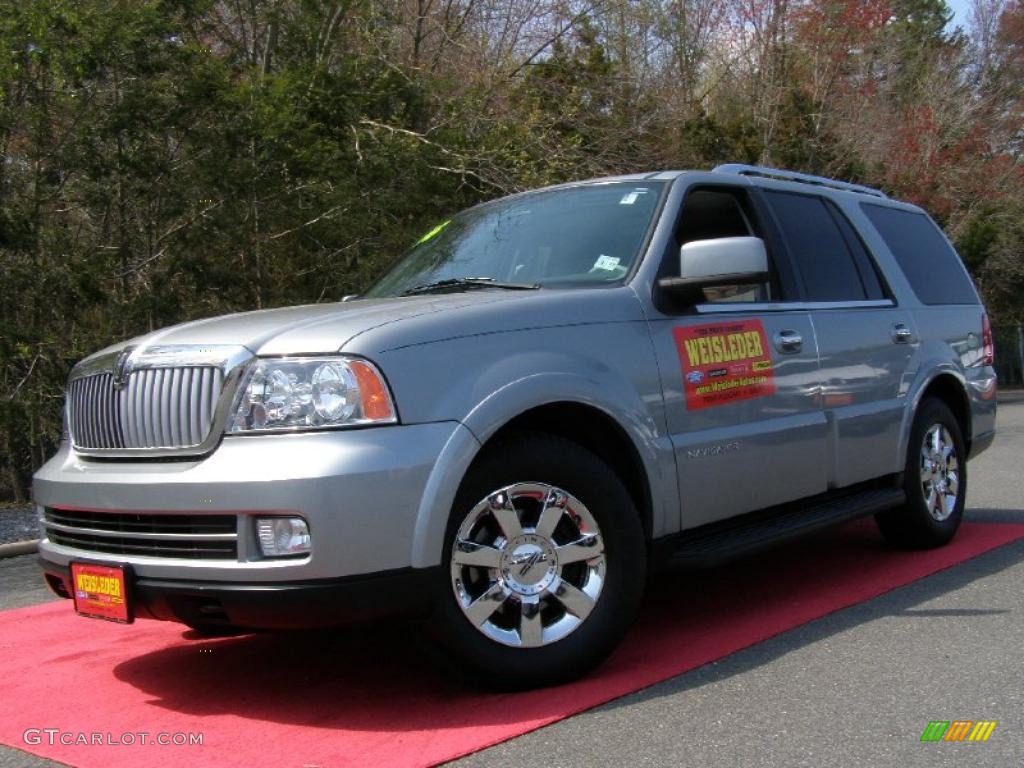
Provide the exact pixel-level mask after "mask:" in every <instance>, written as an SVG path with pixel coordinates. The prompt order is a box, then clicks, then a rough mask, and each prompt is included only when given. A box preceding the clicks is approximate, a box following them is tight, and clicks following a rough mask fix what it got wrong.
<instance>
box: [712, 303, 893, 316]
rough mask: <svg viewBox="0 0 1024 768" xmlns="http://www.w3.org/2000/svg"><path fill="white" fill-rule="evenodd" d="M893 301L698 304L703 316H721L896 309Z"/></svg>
mask: <svg viewBox="0 0 1024 768" xmlns="http://www.w3.org/2000/svg"><path fill="white" fill-rule="evenodd" d="M895 306H896V303H895V302H894V301H892V300H891V299H872V300H870V301H778V302H749V303H748V302H739V301H737V302H731V303H730V302H723V303H721V304H698V305H697V306H696V309H697V312H698V313H699V314H702V315H720V314H724V313H730V312H808V311H812V310H822V309H880V308H886V307H895Z"/></svg>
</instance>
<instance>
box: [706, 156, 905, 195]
mask: <svg viewBox="0 0 1024 768" xmlns="http://www.w3.org/2000/svg"><path fill="white" fill-rule="evenodd" d="M714 172H715V173H735V174H738V175H740V176H761V177H763V178H766V179H780V180H782V181H796V182H799V183H801V184H814V185H816V186H819V187H829V188H830V189H842V190H844V191H846V192H859V193H861V194H862V195H873V196H874V197H883V198H888V195H886V194H885V192H883V191H882V190H880V189H875V188H874V187H865V186H863V185H862V184H850V183H849V182H847V181H836V180H835V179H829V178H826V177H824V176H812V175H810V174H808V173H797V172H796V171H784V170H781V169H779V168H766V167H764V166H761V165H742V164H740V163H726V164H725V165H719V166H718V167H716V168H715V170H714Z"/></svg>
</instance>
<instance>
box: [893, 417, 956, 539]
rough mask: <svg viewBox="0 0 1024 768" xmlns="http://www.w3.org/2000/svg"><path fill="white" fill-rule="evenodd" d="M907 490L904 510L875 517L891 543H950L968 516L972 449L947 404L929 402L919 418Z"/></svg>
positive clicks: (908, 464) (913, 431) (912, 438)
mask: <svg viewBox="0 0 1024 768" xmlns="http://www.w3.org/2000/svg"><path fill="white" fill-rule="evenodd" d="M903 489H904V491H905V493H906V495H907V501H906V503H905V504H904V505H903V506H902V507H897V508H895V509H891V510H887V511H885V512H882V513H880V514H878V515H875V521H876V522H877V523H878V528H879V530H880V531H881V532H882V535H883V536H884V537H885V539H886V541H888V542H889V543H890V544H892V545H894V546H897V547H901V548H904V549H930V548H932V547H939V546H942V545H943V544H946V543H948V542H949V541H950V540H951V539H952V538H953V536H954V535H955V534H956V531H957V528H959V527H960V521H961V519H962V518H963V513H964V500H965V499H966V497H967V451H966V449H965V445H964V438H963V434H962V432H961V431H960V424H959V422H958V421H957V420H956V417H955V416H954V415H953V412H952V411H951V410H950V409H949V406H947V405H946V404H945V403H944V402H942V401H941V400H938V399H935V398H928V399H926V400H924V401H923V402H922V403H921V405H920V407H919V408H918V410H917V413H916V414H915V416H914V425H913V427H912V429H911V431H910V441H909V442H908V444H907V460H906V465H905V466H904V468H903Z"/></svg>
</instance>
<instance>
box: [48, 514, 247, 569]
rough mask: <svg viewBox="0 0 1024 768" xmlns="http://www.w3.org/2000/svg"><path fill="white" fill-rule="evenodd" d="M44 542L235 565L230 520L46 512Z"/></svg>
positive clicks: (235, 545) (235, 535)
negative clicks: (47, 540)
mask: <svg viewBox="0 0 1024 768" xmlns="http://www.w3.org/2000/svg"><path fill="white" fill-rule="evenodd" d="M43 527H44V529H45V532H46V537H47V538H48V539H49V540H50V541H51V542H53V543H54V544H58V545H60V546H62V547H72V548H74V549H81V550H84V551H87V552H102V553H104V554H112V555H145V556H148V557H175V558H185V559H198V560H237V559H238V525H237V521H236V518H235V516H234V515H188V514H185V515H171V514H135V513H128V512H91V511H80V510H66V509H51V508H47V509H46V511H45V512H44V515H43Z"/></svg>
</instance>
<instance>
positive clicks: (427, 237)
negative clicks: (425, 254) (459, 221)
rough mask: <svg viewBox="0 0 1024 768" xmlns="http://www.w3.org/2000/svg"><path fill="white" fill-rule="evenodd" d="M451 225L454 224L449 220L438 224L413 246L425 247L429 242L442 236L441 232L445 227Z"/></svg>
mask: <svg viewBox="0 0 1024 768" xmlns="http://www.w3.org/2000/svg"><path fill="white" fill-rule="evenodd" d="M451 223H452V220H451V219H448V220H447V221H442V222H441V223H440V224H438V225H437V226H436V227H434V228H433V229H432V230H430V231H429V232H427V234H425V235H424V236H423V237H421V238H420V239H419V240H417V241H416V242H415V243H414V244H413V245H423V244H424V243H425V242H427V241H428V240H433V239H434V238H435V237H437V236H438V235H439V234H441V230H442V229H444V228H445V227H447V226H448V225H449V224H451Z"/></svg>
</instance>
